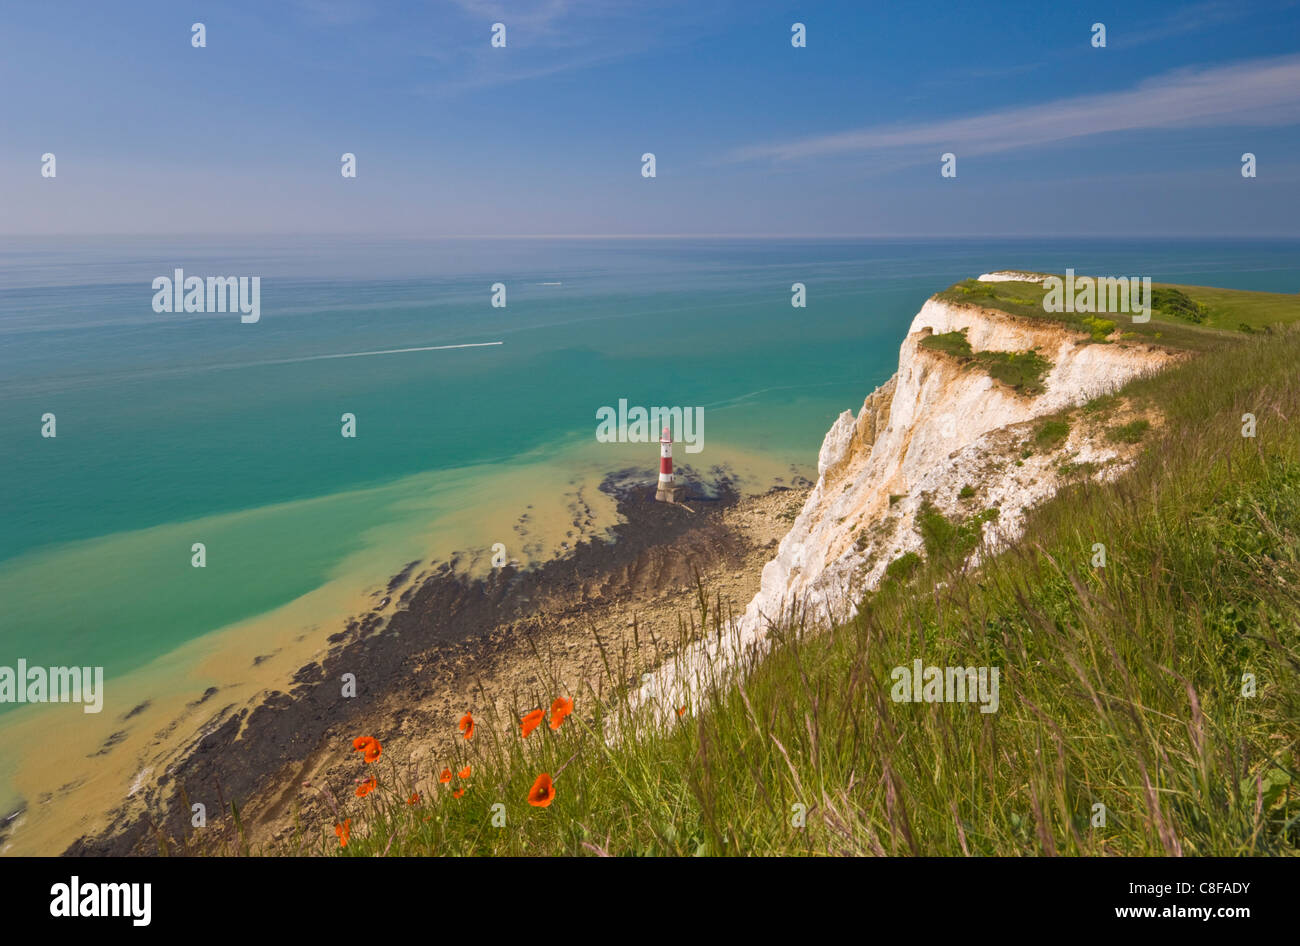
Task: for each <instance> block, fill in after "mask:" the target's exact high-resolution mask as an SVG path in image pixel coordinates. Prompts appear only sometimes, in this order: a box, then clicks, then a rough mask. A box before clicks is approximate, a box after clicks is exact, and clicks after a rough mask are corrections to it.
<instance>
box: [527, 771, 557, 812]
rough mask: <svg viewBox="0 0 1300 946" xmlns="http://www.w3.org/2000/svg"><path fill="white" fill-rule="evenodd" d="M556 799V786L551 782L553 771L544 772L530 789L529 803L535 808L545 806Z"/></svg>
mask: <svg viewBox="0 0 1300 946" xmlns="http://www.w3.org/2000/svg"><path fill="white" fill-rule="evenodd" d="M554 800H555V786H554V785H552V784H551V773H550V772H543V773H542V774H541V775H539V776H537V781H536V782H533V787H532V788H530V789H529V790H528V804H530V805H532V806H533V807H535V808H545V807H546V806H547V805H549V804H550V803H551V802H552V801H554Z"/></svg>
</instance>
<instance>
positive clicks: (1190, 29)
mask: <svg viewBox="0 0 1300 946" xmlns="http://www.w3.org/2000/svg"><path fill="white" fill-rule="evenodd" d="M1268 15H1270V14H1268V13H1266V12H1264V11H1262V10H1260V9H1258V8H1256V9H1251V8H1250V7H1248V6H1246V5H1245V4H1243V3H1238V2H1235V0H1232V2H1229V0H1205V2H1203V3H1194V4H1192V5H1191V6H1187V7H1184V8H1182V9H1181V10H1178V11H1176V12H1174V13H1169V14H1166V15H1165V16H1164V17H1163V18H1161V19H1159V20H1155V21H1153V22H1151V23H1150V24H1149V25H1144V26H1139V27H1137V28H1136V29H1133V30H1123V31H1121V32H1119V34H1118V35H1116V36H1113V37H1111V39H1110V42H1109V45H1110V46H1111V48H1113V49H1125V48H1128V47H1132V46H1140V45H1142V44H1143V43H1153V42H1155V41H1157V40H1161V39H1168V38H1169V37H1171V36H1179V35H1182V34H1184V33H1199V32H1201V31H1202V30H1208V29H1212V28H1216V27H1219V26H1222V25H1224V24H1225V23H1230V22H1232V21H1234V20H1239V19H1241V18H1242V17H1246V16H1256V17H1260V16H1268Z"/></svg>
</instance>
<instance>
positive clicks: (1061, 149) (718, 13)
mask: <svg viewBox="0 0 1300 946" xmlns="http://www.w3.org/2000/svg"><path fill="white" fill-rule="evenodd" d="M498 21H500V22H504V23H505V24H506V29H507V46H506V48H504V49H494V48H492V47H491V45H490V37H491V25H492V23H494V22H498ZM796 21H798V22H803V23H804V24H806V27H807V36H808V45H807V48H804V49H795V48H793V47H792V46H791V44H790V27H791V24H792V23H794V22H796ZM194 22H202V23H204V24H205V26H206V29H207V47H206V48H204V49H195V48H193V47H192V46H191V44H190V27H191V24H192V23H194ZM1094 22H1102V23H1104V24H1105V25H1106V30H1107V47H1106V48H1105V49H1095V48H1093V47H1092V46H1091V44H1090V38H1091V35H1092V34H1091V31H1090V28H1091V26H1092V24H1093V23H1094ZM1298 40H1300V3H1297V2H1293V0H1290V2H1284V0H1277V2H1259V3H1242V2H1219V0H1209V2H1194V3H1184V4H1172V3H1133V2H1119V3H1110V2H1088V3H1069V4H1064V3H1062V4H1056V3H1043V2H1041V0H1040V2H1028V3H1000V4H999V3H959V4H958V3H902V2H900V3H865V2H843V3H841V2H816V3H812V2H808V3H801V4H799V3H796V4H790V3H766V2H762V0H745V2H728V0H718V2H707V0H690V2H681V3H678V2H664V3H658V2H653V0H648V2H644V3H633V2H630V0H611V2H601V0H528V2H509V0H498V2H491V0H445V2H432V3H379V2H375V3H369V2H362V0H296V2H273V0H259V2H239V3H217V2H200V3H195V4H178V3H175V2H158V3H152V2H134V3H124V4H105V3H102V2H98V0H96V2H93V3H57V2H51V3H33V4H9V5H7V7H6V9H5V11H4V13H3V16H2V17H0V80H2V81H3V83H4V86H3V87H4V88H5V89H6V93H5V95H4V96H3V101H0V128H3V129H4V133H3V136H0V233H5V234H28V233H30V234H35V233H142V234H149V233H196V234H208V233H211V234H240V233H247V234H254V233H332V234H333V233H337V234H357V235H370V234H374V235H380V234H382V235H395V236H440V235H484V236H493V235H516V234H559V235H582V234H619V235H640V234H664V235H667V234H743V235H807V236H834V235H879V236H945V235H1034V234H1044V235H1047V234H1060V235H1071V234H1082V235H1115V234H1124V235H1137V234H1159V235H1184V236H1218V235H1259V236H1276V235H1283V236H1297V235H1300V223H1297V216H1298V215H1297V213H1296V208H1297V207H1300V157H1298V156H1297V154H1298V150H1297V149H1300V42H1298ZM647 151H650V152H654V153H655V155H656V158H657V171H658V176H657V177H656V178H655V179H653V180H647V179H644V178H643V177H642V176H641V174H640V157H641V155H642V153H643V152H647ZM948 151H950V152H953V153H955V154H956V155H957V172H958V173H957V177H956V178H955V179H952V180H947V179H944V178H942V177H941V176H940V173H939V168H940V155H941V154H942V153H943V152H948ZM1246 151H1250V152H1253V153H1254V154H1255V155H1256V156H1257V160H1258V177H1257V178H1256V179H1254V180H1245V179H1243V178H1242V176H1241V173H1240V166H1241V154H1242V153H1243V152H1246ZM45 152H52V153H54V154H55V155H56V156H57V162H58V164H57V167H58V176H57V178H55V179H52V180H47V179H43V178H42V177H41V176H40V158H41V155H42V154H44V153H45ZM344 152H352V153H354V154H356V156H357V167H358V176H357V178H356V179H355V180H345V179H343V178H342V177H341V176H340V174H339V166H340V163H339V159H340V155H342V154H343V153H344Z"/></svg>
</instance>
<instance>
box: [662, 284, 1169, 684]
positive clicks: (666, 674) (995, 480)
mask: <svg viewBox="0 0 1300 946" xmlns="http://www.w3.org/2000/svg"><path fill="white" fill-rule="evenodd" d="M963 329H964V330H965V331H966V337H967V340H968V341H969V343H970V346H971V349H972V351H974V352H980V351H1010V352H1024V351H1027V350H1029V349H1037V351H1038V354H1039V355H1040V356H1041V357H1043V358H1045V359H1046V360H1047V361H1049V362H1050V363H1051V368H1050V370H1049V371H1048V372H1047V374H1046V375H1045V377H1044V378H1043V391H1042V392H1041V393H1039V394H1038V395H1036V396H1027V395H1024V394H1020V393H1017V392H1016V391H1014V390H1013V389H1011V388H1010V387H1007V386H1006V385H1003V384H1002V383H1000V382H998V381H995V380H994V379H993V378H991V377H990V376H989V375H988V374H987V373H985V372H984V371H982V370H980V369H979V368H978V367H975V366H972V365H970V364H962V363H960V362H959V361H957V360H956V359H954V358H952V357H950V356H949V355H946V354H944V353H942V352H938V351H933V350H931V349H928V348H925V347H923V346H922V345H921V341H922V339H924V338H926V337H927V336H929V335H930V334H942V333H945V332H954V331H960V330H963ZM1173 357H1175V356H1173V355H1171V354H1170V353H1169V352H1166V351H1164V350H1163V349H1159V348H1154V347H1151V346H1147V345H1144V344H1140V343H1136V342H1130V341H1124V340H1121V339H1119V338H1118V334H1117V335H1116V336H1114V337H1113V339H1112V342H1111V343H1110V344H1098V343H1094V342H1092V340H1091V339H1090V338H1089V336H1088V335H1086V334H1082V333H1079V332H1076V331H1073V330H1071V329H1070V328H1068V327H1067V326H1064V325H1061V324H1058V323H1053V322H1050V321H1047V320H1039V319H1029V318H1023V317H1017V316H1012V315H1009V314H1006V313H1003V312H997V311H993V310H989V309H983V308H980V307H978V306H974V305H961V304H953V303H948V302H943V301H939V300H936V299H931V300H929V301H927V302H926V303H925V305H924V306H922V308H921V311H920V312H919V313H917V315H916V318H915V319H914V320H913V321H912V325H911V328H910V329H909V331H908V334H907V337H906V338H905V339H904V340H903V344H902V348H901V350H900V352H899V364H898V372H897V373H896V374H895V375H894V376H893V377H892V378H890V379H889V380H888V381H887V382H885V384H883V385H881V386H880V387H879V388H877V389H876V390H875V391H873V392H872V393H871V394H870V395H869V396H868V397H867V398H866V401H865V402H864V403H863V406H862V410H861V411H859V412H858V414H857V416H856V417H854V415H853V414H852V413H851V412H849V411H845V412H844V413H843V414H841V415H840V416H839V418H838V419H837V420H836V421H835V423H834V424H833V425H832V426H831V429H830V430H829V431H828V432H827V434H826V438H825V440H824V442H823V443H822V448H821V451H820V453H819V455H818V458H817V472H818V479H817V484H816V486H815V487H814V488H813V490H812V491H811V493H810V494H809V496H808V499H807V501H806V503H805V504H804V507H803V510H802V511H801V512H800V514H799V517H798V518H797V519H796V520H795V523H794V526H793V528H791V530H790V532H789V534H787V535H786V537H785V538H784V539H783V540H782V542H781V544H780V547H779V549H778V551H777V554H776V557H775V558H774V559H772V560H771V561H770V562H768V563H767V565H766V566H765V567H764V569H763V580H762V587H761V590H760V591H759V593H758V594H757V595H756V596H755V597H754V599H753V601H751V602H750V604H749V607H748V608H747V609H746V611H745V614H744V615H743V617H741V618H740V619H738V621H737V622H736V625H735V627H734V628H733V633H732V636H731V640H729V641H728V640H723V641H717V640H712V641H703V642H701V643H699V644H697V645H696V646H695V647H694V648H693V650H691V651H688V652H687V654H685V655H683V657H682V658H681V659H679V660H678V662H677V664H676V665H675V666H669V667H664V668H661V670H660V671H659V673H658V674H656V675H655V679H654V680H652V681H650V682H648V683H647V684H646V686H645V687H643V688H642V693H641V698H642V699H645V700H651V701H653V702H657V703H662V704H665V705H666V704H671V705H673V706H677V705H680V704H681V703H682V702H685V701H686V700H687V699H689V697H690V696H691V694H692V692H693V691H694V690H695V689H696V687H695V684H694V682H693V681H694V679H695V678H697V677H698V675H699V674H700V673H701V670H702V668H703V667H706V666H707V667H708V668H709V670H710V672H712V673H717V672H718V671H719V670H721V669H723V665H726V664H729V663H734V662H735V660H736V659H738V658H739V656H740V655H741V654H742V653H745V652H748V651H750V650H751V649H752V647H753V645H755V644H758V645H761V644H762V642H763V640H764V639H765V636H766V632H767V630H768V629H769V628H770V627H771V626H772V625H773V624H774V623H777V624H779V623H781V622H783V621H785V620H787V619H789V618H790V617H791V615H797V616H799V617H801V618H802V619H803V620H804V621H806V622H809V623H814V624H819V625H825V624H827V623H829V622H830V621H833V620H842V619H845V618H848V617H851V616H852V615H853V614H854V613H855V611H856V604H857V602H858V601H859V600H861V597H862V594H863V592H864V591H866V590H869V589H871V588H874V587H875V586H876V585H877V584H878V583H879V581H880V579H881V578H882V576H883V575H884V571H885V569H886V567H887V566H888V565H889V563H890V562H892V561H893V560H895V559H896V558H898V557H899V556H900V555H902V554H904V553H906V552H909V551H918V552H919V551H921V548H922V541H921V537H920V535H919V534H918V533H917V531H916V528H915V517H916V513H917V511H918V510H919V509H920V507H921V506H922V504H923V502H927V501H928V502H929V503H931V504H932V506H933V507H934V508H936V509H938V510H939V511H940V512H943V513H945V514H946V515H954V516H955V515H961V514H962V513H963V512H969V511H971V510H972V509H978V510H984V509H990V508H993V507H996V508H997V510H998V514H997V517H996V519H992V520H991V521H988V522H987V523H986V524H985V525H984V527H983V528H984V530H985V531H984V534H985V538H986V540H988V544H989V547H994V548H995V547H996V546H998V545H999V544H1002V543H1005V542H1008V541H1011V540H1012V539H1014V538H1015V537H1016V535H1017V534H1018V532H1019V529H1020V525H1021V523H1022V520H1023V516H1024V513H1025V511H1027V510H1028V509H1029V508H1030V507H1032V506H1033V505H1035V504H1036V503H1038V502H1041V501H1042V500H1043V499H1045V498H1047V497H1048V496H1050V495H1051V494H1052V493H1054V492H1055V490H1056V488H1057V485H1058V482H1059V475H1058V472H1057V471H1058V468H1059V466H1060V464H1061V463H1062V461H1063V458H1068V459H1069V461H1070V462H1071V463H1074V464H1080V465H1084V464H1087V465H1089V466H1088V468H1089V469H1095V470H1096V471H1097V472H1096V473H1095V474H1094V475H1096V476H1097V477H1098V478H1105V477H1108V476H1114V475H1116V474H1117V473H1118V472H1119V470H1121V469H1122V468H1123V467H1124V466H1125V465H1126V463H1127V460H1128V453H1126V450H1128V452H1129V453H1131V448H1125V447H1123V446H1117V445H1115V444H1112V443H1110V442H1108V441H1107V440H1106V438H1104V437H1099V436H1096V435H1095V433H1093V434H1090V433H1088V432H1087V431H1085V430H1082V429H1080V430H1075V429H1071V431H1070V434H1069V436H1068V438H1067V439H1066V440H1065V442H1064V443H1062V444H1060V445H1059V446H1058V448H1056V449H1054V450H1053V451H1051V453H1050V454H1047V455H1040V454H1038V453H1035V454H1033V455H1031V456H1025V455H1024V454H1023V452H1022V450H1021V447H1022V445H1023V444H1024V443H1025V442H1026V440H1027V439H1028V438H1030V437H1032V435H1033V430H1034V428H1035V427H1036V426H1037V423H1031V422H1032V421H1034V419H1035V418H1039V417H1042V416H1043V415H1047V414H1053V413H1055V412H1057V411H1060V410H1062V409H1063V408H1067V407H1070V406H1074V405H1078V404H1082V403H1084V402H1086V401H1088V400H1090V399H1091V398H1093V397H1096V396H1098V395H1101V394H1106V393H1109V392H1111V391H1114V390H1115V389H1117V388H1119V387H1120V386H1121V385H1123V384H1124V383H1125V382H1127V381H1128V380H1130V379H1131V378H1133V377H1135V376H1137V375H1140V374H1144V373H1149V372H1152V371H1155V370H1159V369H1160V368H1161V367H1162V366H1164V365H1165V364H1166V363H1167V362H1169V361H1170V360H1171V359H1172V358H1173ZM964 486H970V487H971V488H972V489H973V491H974V493H973V495H970V494H968V495H967V497H966V498H965V499H964V500H959V498H958V492H959V491H960V490H961V489H962V487H964ZM760 649H761V648H760Z"/></svg>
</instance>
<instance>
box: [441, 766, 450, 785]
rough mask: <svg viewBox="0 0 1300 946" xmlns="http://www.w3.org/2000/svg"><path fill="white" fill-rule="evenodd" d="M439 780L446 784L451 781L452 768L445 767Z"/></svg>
mask: <svg viewBox="0 0 1300 946" xmlns="http://www.w3.org/2000/svg"><path fill="white" fill-rule="evenodd" d="M438 781H439V782H442V784H443V785H446V784H447V783H448V782H450V781H451V769H443V770H442V774H441V775H439V776H438Z"/></svg>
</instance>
